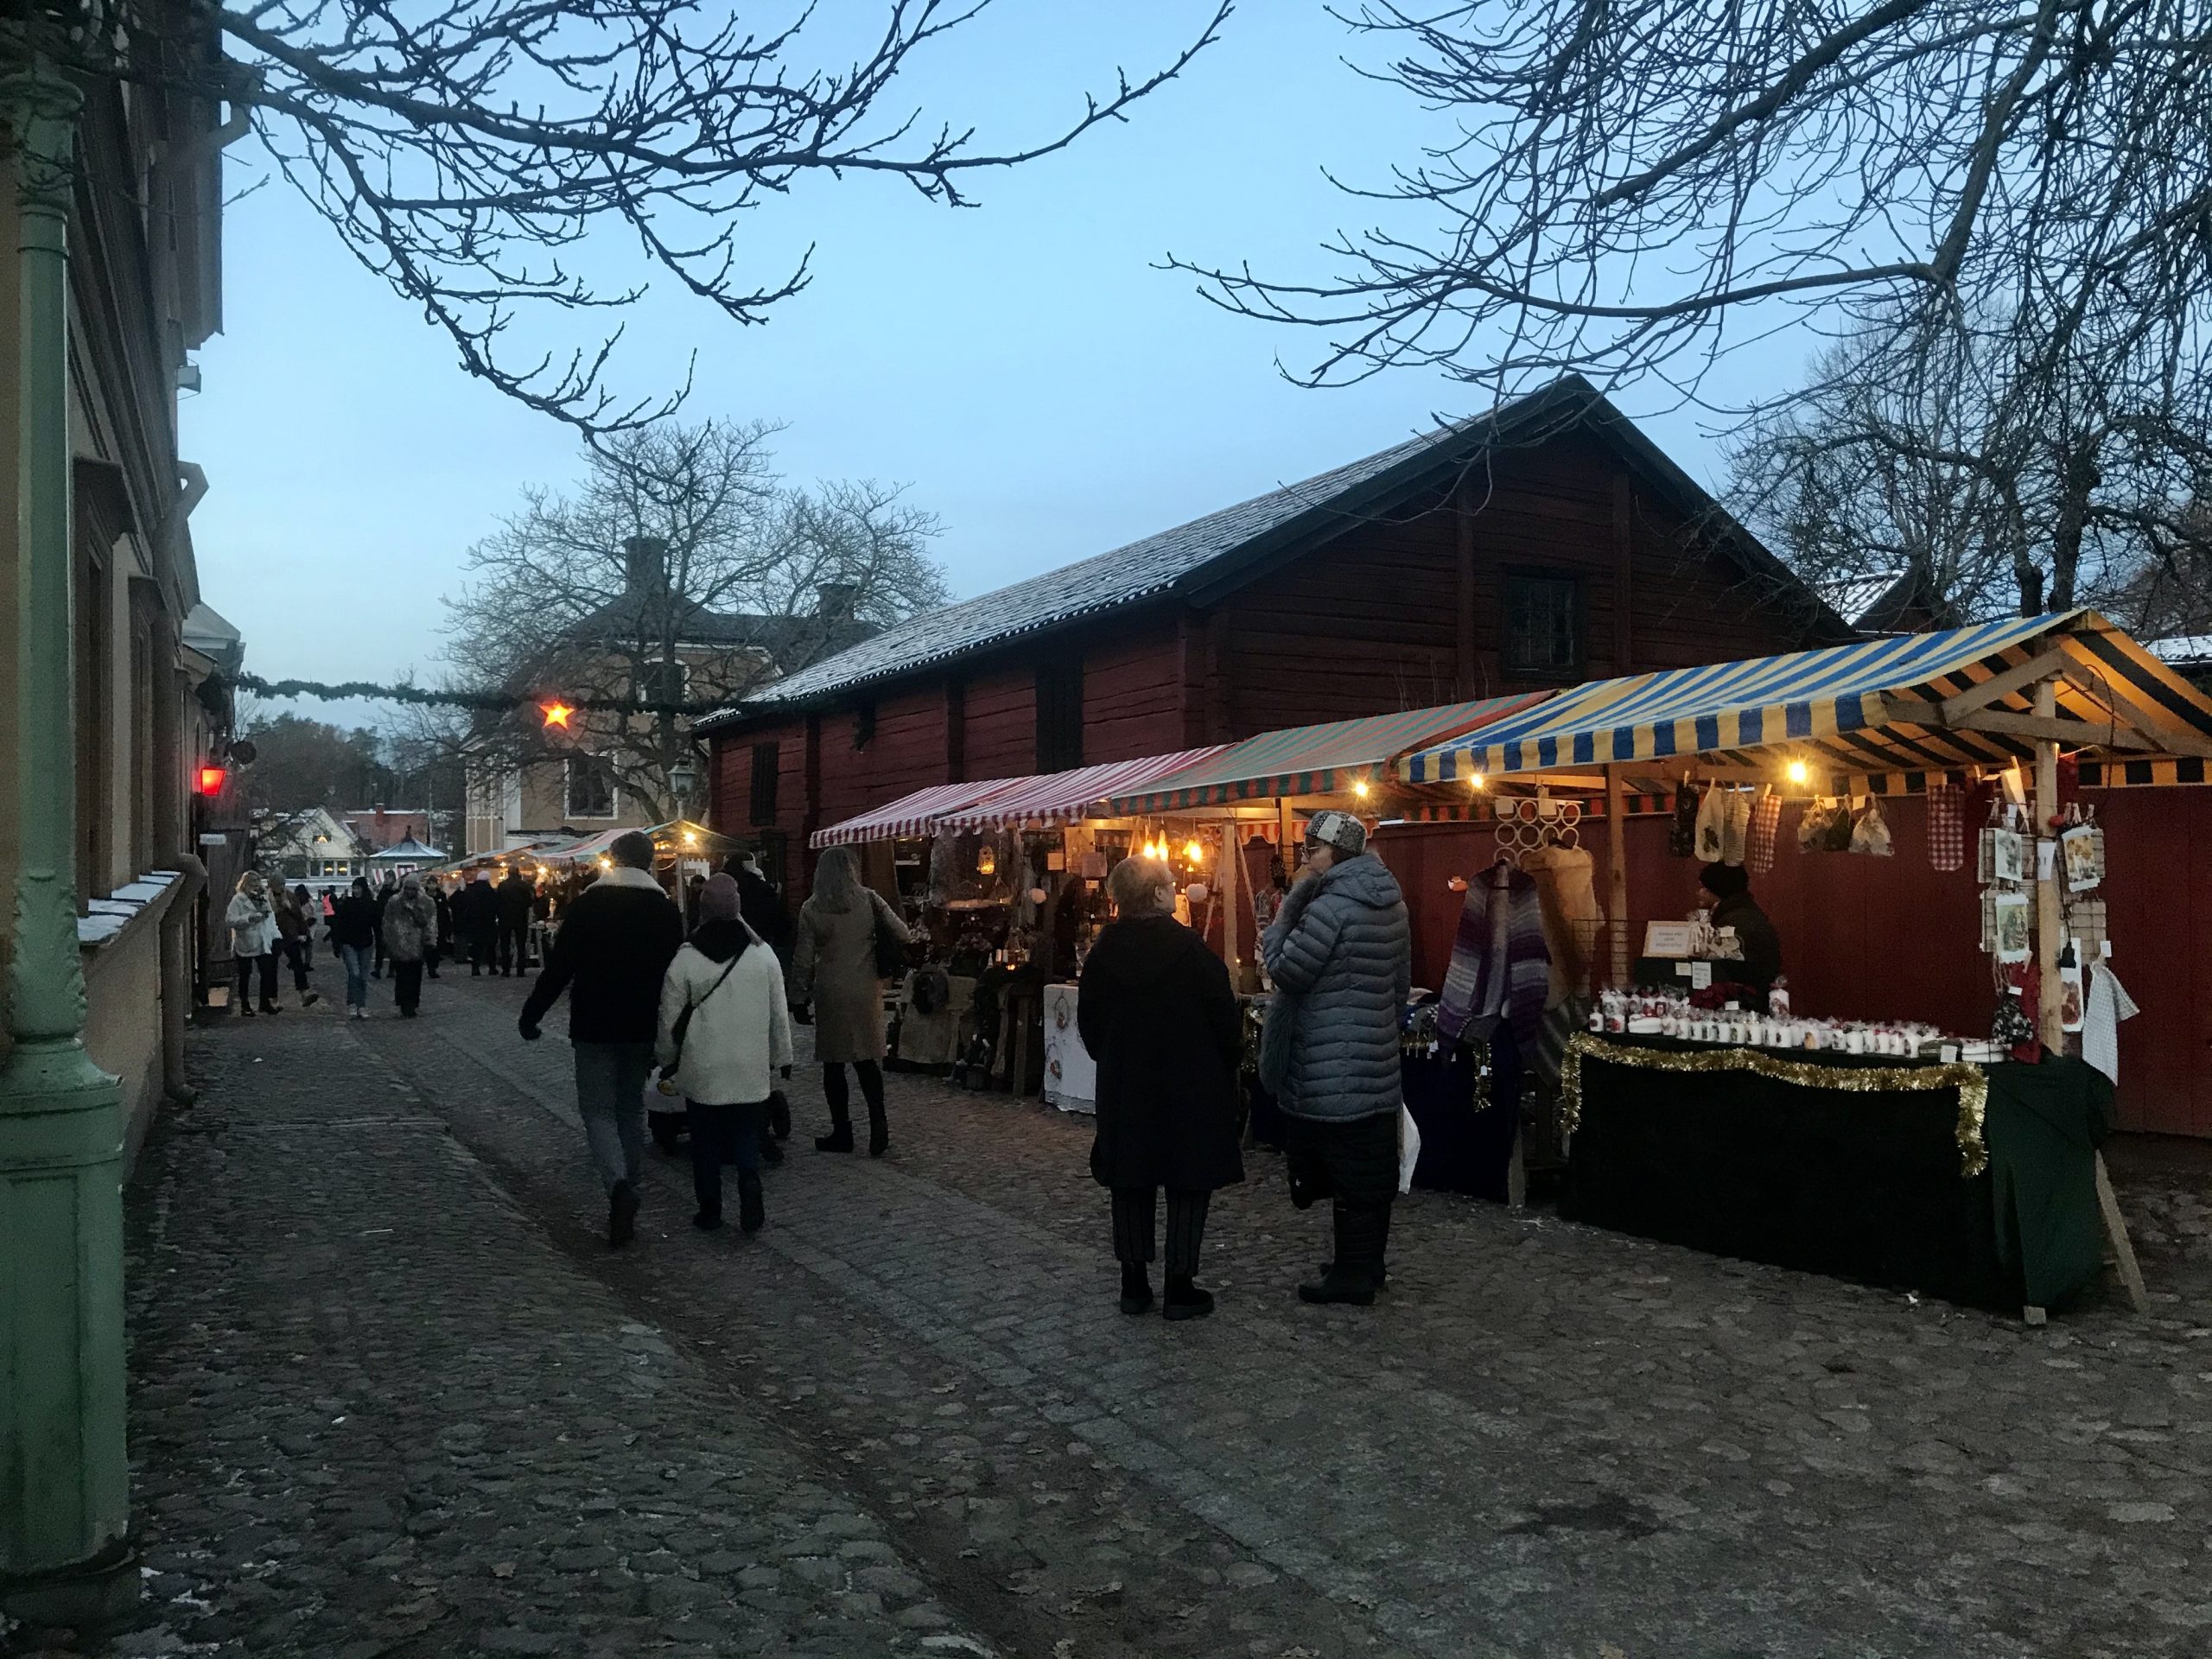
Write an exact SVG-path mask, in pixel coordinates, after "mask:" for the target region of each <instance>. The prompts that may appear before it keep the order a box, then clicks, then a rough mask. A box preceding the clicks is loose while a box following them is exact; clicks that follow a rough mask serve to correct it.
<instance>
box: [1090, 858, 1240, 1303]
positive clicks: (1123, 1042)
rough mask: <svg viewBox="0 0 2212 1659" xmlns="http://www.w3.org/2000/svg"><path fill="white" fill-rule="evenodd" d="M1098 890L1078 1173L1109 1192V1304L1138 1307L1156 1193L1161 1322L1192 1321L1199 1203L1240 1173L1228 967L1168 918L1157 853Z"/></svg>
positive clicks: (1169, 883) (1202, 1220)
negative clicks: (1086, 1141) (1087, 1134)
mask: <svg viewBox="0 0 2212 1659" xmlns="http://www.w3.org/2000/svg"><path fill="white" fill-rule="evenodd" d="M1106 887H1107V892H1108V893H1109V894H1110V895H1111V896H1112V898H1113V900H1114V912H1115V919H1114V920H1113V921H1112V922H1109V924H1108V925H1106V927H1105V929H1104V931H1102V932H1101V933H1100V934H1099V936H1098V942H1097V943H1096V944H1094V945H1093V946H1092V947H1091V950H1090V957H1089V959H1088V960H1087V961H1085V962H1084V967H1083V982H1082V987H1081V990H1080V993H1079V994H1078V995H1077V998H1076V1024H1077V1027H1078V1028H1079V1029H1080V1030H1081V1032H1082V1033H1083V1045H1084V1047H1085V1048H1086V1049H1088V1050H1089V1051H1090V1057H1091V1058H1092V1059H1093V1060H1094V1061H1096V1063H1097V1066H1098V1086H1097V1093H1096V1099H1097V1108H1098V1118H1097V1124H1098V1129H1097V1137H1096V1140H1095V1141H1093V1143H1092V1145H1091V1148H1090V1173H1091V1177H1092V1179H1095V1180H1096V1182H1097V1183H1098V1184H1099V1185H1101V1186H1103V1187H1105V1188H1106V1189H1107V1190H1108V1191H1109V1192H1110V1193H1112V1195H1113V1200H1112V1202H1113V1217H1114V1254H1115V1255H1116V1258H1118V1259H1119V1261H1120V1262H1121V1264H1122V1312H1123V1313H1143V1312H1145V1310H1146V1309H1147V1308H1149V1307H1150V1306H1152V1281H1151V1278H1150V1275H1149V1273H1148V1271H1147V1264H1148V1263H1149V1262H1151V1261H1152V1257H1153V1250H1154V1216H1155V1214H1156V1206H1157V1200H1158V1198H1159V1194H1160V1190H1161V1189H1162V1188H1165V1189H1166V1192H1167V1294H1166V1302H1165V1303H1164V1305H1163V1306H1162V1310H1161V1311H1162V1312H1163V1313H1166V1316H1167V1317H1168V1318H1169V1319H1204V1318H1205V1316H1206V1315H1207V1314H1209V1313H1212V1312H1213V1297H1212V1296H1211V1294H1209V1293H1208V1292H1206V1291H1203V1290H1201V1289H1199V1288H1198V1286H1197V1284H1196V1283H1194V1282H1193V1280H1194V1277H1195V1275H1196V1274H1197V1273H1198V1241H1199V1239H1200V1236H1202V1235H1203V1234H1204V1233H1205V1224H1206V1205H1207V1201H1208V1200H1209V1199H1210V1198H1211V1196H1212V1194H1213V1192H1214V1190H1215V1189H1216V1188H1217V1187H1223V1186H1227V1185H1230V1183H1231V1182H1235V1181H1241V1180H1243V1179H1244V1160H1243V1154H1241V1153H1240V1152H1239V1151H1238V1150H1237V1146H1236V1138H1237V1116H1238V1114H1237V1097H1236V1090H1237V1078H1236V1073H1237V1058H1238V1049H1239V1046H1240V1041H1241V1038H1242V1016H1241V1015H1240V1014H1239V1013H1238V1010H1237V1007H1236V993H1235V992H1234V991H1233V990H1232V989H1231V988H1230V983H1229V969H1227V968H1226V967H1224V965H1223V963H1222V960H1221V958H1220V957H1217V956H1216V955H1214V953H1213V952H1212V951H1211V950H1209V949H1208V948H1207V946H1206V942H1205V939H1204V938H1201V937H1200V936H1199V935H1198V934H1197V933H1194V932H1192V931H1191V930H1190V929H1189V928H1187V927H1185V926H1184V925H1182V924H1181V923H1180V922H1179V921H1177V920H1176V919H1175V876H1174V873H1173V871H1171V870H1170V869H1169V868H1167V866H1166V864H1164V863H1162V862H1161V861H1160V860H1158V859H1153V858H1127V859H1123V860H1122V861H1121V862H1120V863H1119V864H1117V865H1116V866H1115V867H1114V874H1113V875H1112V877H1111V878H1110V879H1109V880H1108V882H1107V884H1106Z"/></svg>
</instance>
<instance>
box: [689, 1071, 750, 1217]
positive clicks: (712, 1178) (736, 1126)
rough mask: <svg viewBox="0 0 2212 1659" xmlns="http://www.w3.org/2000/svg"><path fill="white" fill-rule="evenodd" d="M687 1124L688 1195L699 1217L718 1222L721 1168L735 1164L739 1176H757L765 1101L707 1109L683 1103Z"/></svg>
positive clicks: (691, 1102) (699, 1104)
mask: <svg viewBox="0 0 2212 1659" xmlns="http://www.w3.org/2000/svg"><path fill="white" fill-rule="evenodd" d="M687 1107H688V1110H689V1115H690V1121H691V1191H692V1192H693V1194H694V1195H695V1196H696V1198H698V1200H699V1213H700V1214H701V1215H702V1216H704V1217H706V1218H707V1219H708V1220H709V1221H719V1220H720V1219H721V1213H722V1166H723V1165H724V1164H726V1163H728V1164H735V1165H736V1166H737V1173H738V1174H739V1175H740V1176H746V1175H758V1174H759V1173H760V1130H761V1126H762V1124H763V1123H764V1122H766V1119H767V1116H768V1103H767V1102H766V1101H765V1100H754V1101H740V1102H738V1103H735V1104H734V1105H728V1106H710V1105H703V1104H702V1103H700V1102H698V1101H696V1100H694V1101H690V1102H688V1103H687Z"/></svg>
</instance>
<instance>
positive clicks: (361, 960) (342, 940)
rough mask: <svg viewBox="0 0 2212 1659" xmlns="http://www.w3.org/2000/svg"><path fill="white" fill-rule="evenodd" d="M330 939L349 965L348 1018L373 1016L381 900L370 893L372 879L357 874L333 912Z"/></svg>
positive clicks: (361, 1018) (347, 968)
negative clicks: (372, 981) (372, 968)
mask: <svg viewBox="0 0 2212 1659" xmlns="http://www.w3.org/2000/svg"><path fill="white" fill-rule="evenodd" d="M330 942H331V944H334V945H335V946H337V947H338V960H339V961H340V962H341V963H344V964H345V966H346V1018H347V1019H349V1020H365V1019H367V1018H368V1017H369V963H370V961H371V959H372V956H373V955H374V953H375V950H376V943H377V901H376V900H375V899H373V898H372V897H371V896H370V893H369V878H368V877H367V876H365V875H357V876H355V877H354V878H353V887H351V888H350V889H348V890H347V892H346V896H345V897H344V898H342V899H340V900H339V901H338V907H337V908H336V909H335V910H334V911H332V912H331V914H330Z"/></svg>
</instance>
